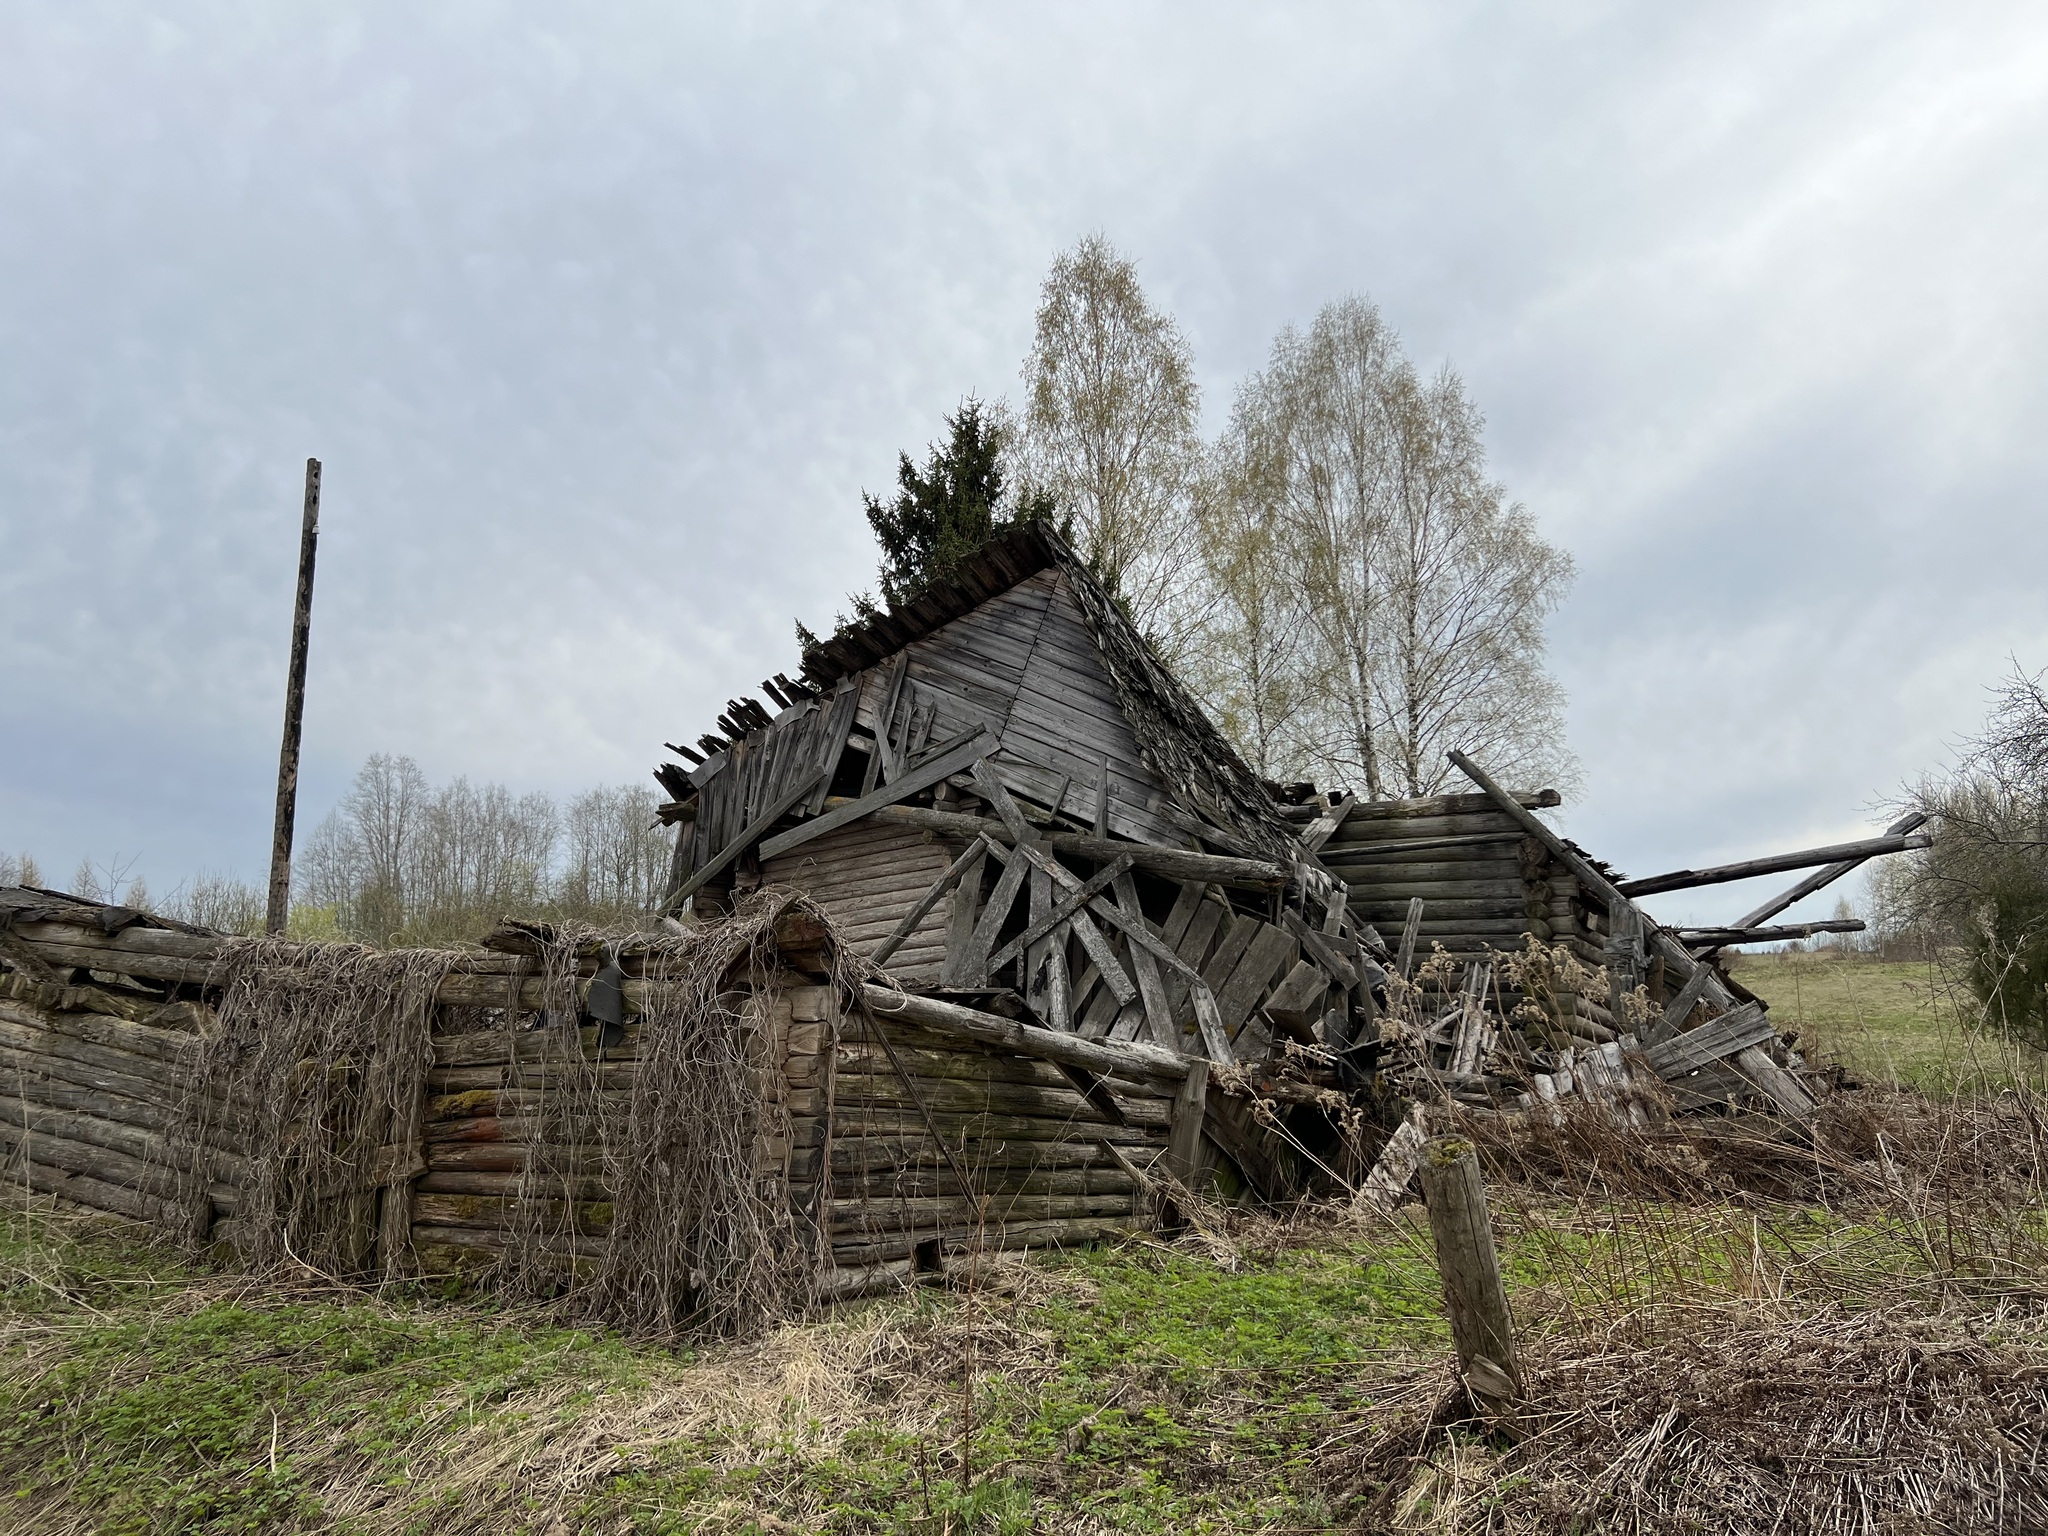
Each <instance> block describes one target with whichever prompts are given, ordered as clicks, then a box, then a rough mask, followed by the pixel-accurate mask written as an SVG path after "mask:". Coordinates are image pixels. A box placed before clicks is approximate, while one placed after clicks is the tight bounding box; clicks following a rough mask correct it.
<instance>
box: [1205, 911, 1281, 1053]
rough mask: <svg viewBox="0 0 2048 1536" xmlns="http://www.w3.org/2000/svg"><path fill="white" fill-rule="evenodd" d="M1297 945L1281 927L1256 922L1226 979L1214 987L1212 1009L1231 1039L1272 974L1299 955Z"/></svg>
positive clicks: (1270, 984) (1261, 994) (1254, 1005)
mask: <svg viewBox="0 0 2048 1536" xmlns="http://www.w3.org/2000/svg"><path fill="white" fill-rule="evenodd" d="M1300 955H1301V946H1300V944H1298V943H1297V942H1296V941H1295V939H1294V936H1293V935H1292V934H1290V933H1288V932H1287V930H1286V929H1284V928H1276V927H1275V926H1273V925H1272V924H1271V923H1260V924H1259V925H1258V932H1257V933H1255V934H1254V935H1253V936H1252V940H1251V943H1250V944H1248V945H1247V946H1246V947H1245V952H1244V955H1243V958H1242V959H1240V960H1239V961H1238V963H1237V966H1236V967H1235V968H1234V969H1233V970H1232V971H1231V973H1230V980H1229V981H1228V982H1227V983H1225V984H1224V985H1223V986H1222V987H1220V988H1217V989H1216V1008H1217V1012H1218V1013H1219V1014H1220V1015H1221V1016H1222V1019H1223V1027H1224V1028H1225V1029H1226V1030H1228V1031H1229V1032H1230V1034H1231V1036H1232V1037H1233V1038H1235V1037H1236V1035H1237V1033H1238V1031H1239V1030H1240V1029H1242V1028H1243V1027H1244V1023H1245V1020H1247V1019H1248V1018H1250V1017H1251V1012H1252V1010H1253V1009H1254V1008H1256V1007H1257V1006H1258V1005H1259V1002H1260V1000H1261V999H1262V998H1264V997H1265V995H1266V993H1267V991H1268V990H1269V989H1270V988H1271V987H1272V985H1273V982H1274V980H1275V978H1276V977H1278V976H1280V975H1281V974H1282V973H1284V972H1285V971H1287V970H1288V969H1289V968H1291V967H1292V966H1293V964H1294V962H1295V961H1296V960H1297V959H1299V958H1300Z"/></svg>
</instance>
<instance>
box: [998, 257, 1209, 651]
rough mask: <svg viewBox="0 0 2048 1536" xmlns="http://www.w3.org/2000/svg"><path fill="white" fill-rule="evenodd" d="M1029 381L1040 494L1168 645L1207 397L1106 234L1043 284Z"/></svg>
mask: <svg viewBox="0 0 2048 1536" xmlns="http://www.w3.org/2000/svg"><path fill="white" fill-rule="evenodd" d="M1024 383H1025V402H1026V403H1025V414H1024V426H1025V431H1026V435H1027V459H1028V464H1029V469H1030V473H1031V477H1032V480H1033V482H1034V487H1035V488H1036V489H1038V490H1041V491H1045V492H1049V493H1050V494H1051V495H1052V497H1053V498H1054V501H1055V503H1056V504H1057V507H1058V512H1059V515H1060V516H1061V517H1063V518H1066V519H1068V520H1069V521H1070V526H1071V529H1072V532H1073V537H1074V539H1075V542H1076V545H1077V547H1078V548H1079V550H1080V552H1081V554H1082V556H1083V557H1084V558H1085V559H1086V560H1087V561H1088V563H1089V566H1090V567H1091V568H1092V569H1093V570H1094V571H1095V572H1096V574H1097V575H1098V576H1099V577H1100V578H1101V579H1102V581H1103V583H1104V585H1106V586H1107V587H1108V588H1109V589H1110V591H1111V592H1113V593H1114V594H1115V595H1116V596H1117V597H1118V598H1119V599H1120V600H1121V601H1122V602H1123V604H1124V605H1125V607H1126V609H1127V610H1128V611H1129V612H1130V614H1131V617H1132V618H1133V619H1134V620H1136V622H1137V623H1138V625H1139V627H1140V628H1142V629H1144V630H1146V631H1147V632H1148V633H1151V634H1153V635H1154V636H1155V638H1157V639H1159V640H1160V641H1161V642H1162V643H1163V646H1164V648H1165V649H1167V650H1169V651H1171V650H1173V649H1174V648H1175V643H1176V639H1177V634H1178V631H1179V630H1180V629H1181V628H1182V627H1183V626H1181V625H1180V624H1178V623H1177V622H1176V621H1177V619H1178V615H1177V614H1176V613H1175V611H1174V600H1175V598H1176V595H1177V594H1178V593H1179V592H1180V590H1181V589H1182V588H1183V586H1184V585H1185V583H1184V570H1183V560H1184V558H1185V557H1186V555H1187V553H1188V551H1189V545H1190V543H1191V541H1192V531H1193V530H1192V516H1191V506H1190V497H1191V493H1192V491H1193V489H1194V482H1195V477H1196V474H1197V473H1198V470H1199V466H1200V463H1201V453H1202V445H1201V436H1200V430H1199V424H1198V422H1199V414H1200V410H1201V392H1200V390H1199V389H1198V388H1197V386H1196V384H1195V371H1194V358H1193V356H1192V354H1191V353H1190V352H1189V350H1188V345H1187V342H1186V341H1185V340H1184V339H1183V338H1182V336H1181V333H1180V329H1179V327H1178V326H1176V325H1175V324H1174V322H1173V318H1172V317H1171V316H1170V315H1167V314H1165V313H1164V312H1162V311H1160V310H1158V309H1155V308H1153V306H1152V304H1151V303H1150V301H1149V300H1147V299H1146V297H1145V293H1144V290H1143V288H1141V287H1140V286H1139V283H1138V269H1137V268H1136V266H1134V265H1133V264H1132V263H1131V262H1130V260H1129V259H1128V258H1126V257H1125V256H1123V255H1122V254H1121V253H1119V252H1118V251H1117V249H1116V248H1115V247H1114V246H1112V245H1111V244H1110V243H1109V242H1108V240H1106V239H1104V238H1103V237H1102V236H1101V235H1090V236H1088V237H1087V238H1086V239H1084V240H1082V241H1081V242H1080V243H1079V244H1078V245H1076V246H1075V247H1074V248H1073V249H1072V250H1071V251H1067V252H1065V253H1063V254H1062V255H1061V256H1060V257H1059V258H1058V260H1056V261H1055V262H1054V263H1053V265H1052V270H1051V271H1050V272H1049V273H1048V274H1047V275H1046V279H1045V286H1044V288H1043V289H1042V290H1041V291H1040V296H1039V304H1038V317H1037V331H1036V335H1035V339H1034V340H1033V342H1032V347H1031V356H1030V358H1029V360H1028V361H1027V362H1026V363H1025V367H1024Z"/></svg>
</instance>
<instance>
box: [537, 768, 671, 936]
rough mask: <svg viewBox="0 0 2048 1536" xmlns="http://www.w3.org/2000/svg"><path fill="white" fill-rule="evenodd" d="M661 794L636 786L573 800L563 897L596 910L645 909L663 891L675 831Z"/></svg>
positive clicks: (594, 792) (597, 791)
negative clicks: (662, 813)
mask: <svg viewBox="0 0 2048 1536" xmlns="http://www.w3.org/2000/svg"><path fill="white" fill-rule="evenodd" d="M656 804H657V797H656V795H655V794H654V792H653V791H652V790H649V789H642V788H641V787H640V786H639V785H637V784H621V785H619V786H617V787H616V788H602V789H593V790H591V791H590V792H589V793H587V794H583V795H578V796H577V797H576V798H575V799H574V800H572V801H570V802H569V810H568V814H567V816H566V818H565V822H566V827H567V831H568V841H569V862H568V867H567V869H566V870H565V872H564V874H563V877H562V885H561V890H560V893H559V897H558V899H559V900H560V901H561V902H562V904H563V905H565V906H572V907H583V908H586V909H588V910H591V911H611V912H644V911H647V910H649V909H651V908H652V907H653V906H654V904H655V902H656V900H657V898H658V897H659V896H660V895H661V891H662V887H663V885H664V883H665V882H666V879H667V875H668V863H669V855H670V853H671V851H672V847H673V838H674V834H673V833H671V832H669V831H667V830H666V829H665V828H663V827H662V826H661V824H660V822H659V821H658V820H656V818H655V814H654V812H655V806H656Z"/></svg>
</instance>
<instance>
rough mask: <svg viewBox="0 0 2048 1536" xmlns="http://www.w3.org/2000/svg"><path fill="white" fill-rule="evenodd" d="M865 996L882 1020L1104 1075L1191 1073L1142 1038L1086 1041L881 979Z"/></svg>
mask: <svg viewBox="0 0 2048 1536" xmlns="http://www.w3.org/2000/svg"><path fill="white" fill-rule="evenodd" d="M861 996H862V999H863V1000H864V1001H865V1002H866V1004H867V1006H868V1009H869V1012H870V1013H871V1015H872V1016H873V1017H874V1018H876V1019H877V1020H887V1019H900V1020H901V1021H902V1022H904V1023H905V1024H909V1025H913V1026H914V1027H916V1028H918V1029H923V1030H928V1031H930V1032H931V1033H933V1034H940V1035H953V1036H957V1037H959V1038H961V1039H965V1040H974V1041H978V1042H979V1043H981V1044H983V1045H999V1046H1002V1047H1004V1048H1006V1049H1008V1050H1013V1051H1021V1052H1023V1053H1024V1054H1025V1055H1027V1056H1042V1057H1044V1058H1045V1059H1046V1060H1047V1061H1051V1062H1056V1063H1064V1064H1066V1065H1068V1066H1074V1067H1081V1068H1083V1069H1085V1070H1087V1071H1089V1072H1093V1073H1095V1074H1097V1075H1098V1076H1101V1077H1120V1078H1126V1079H1130V1078H1136V1079H1138V1080H1140V1081H1159V1082H1173V1083H1177V1082H1179V1081H1180V1080H1181V1079H1182V1078H1184V1077H1186V1076H1187V1072H1188V1063H1187V1058H1185V1057H1183V1056H1180V1055H1178V1054H1176V1053H1175V1052H1173V1051H1167V1050H1162V1049H1160V1048H1159V1047H1158V1046H1156V1045H1144V1044H1142V1043H1140V1042H1138V1041H1135V1040H1132V1041H1125V1042H1121V1043H1118V1042H1111V1041H1106V1040H1083V1039H1081V1038H1080V1037H1079V1036H1077V1035H1069V1034H1062V1033H1061V1032H1060V1031H1058V1030H1053V1029H1042V1028H1040V1027H1039V1026H1038V1025H1036V1024H1021V1023H1019V1022H1017V1021H1016V1020H1015V1019H1005V1018H1001V1017H999V1016H998V1015H996V1014H993V1013H983V1012H982V1011H981V1010H980V1009H978V1008H966V1007H963V1006H961V1005H960V1004H959V1003H948V1002H943V1001H941V1000H940V999H938V998H936V997H919V996H918V995H917V994H916V993H914V992H897V991H895V990H893V989H891V988H889V987H884V986H880V985H878V984H876V983H875V982H867V983H866V984H864V985H863V986H862V987H861Z"/></svg>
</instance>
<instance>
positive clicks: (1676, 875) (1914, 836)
mask: <svg viewBox="0 0 2048 1536" xmlns="http://www.w3.org/2000/svg"><path fill="white" fill-rule="evenodd" d="M1933 841H1934V840H1933V838H1931V837H1929V836H1928V835H1927V834H1926V833H1924V832H1912V833H1908V832H1900V833H1893V834H1890V835H1887V836H1885V837H1867V838H1864V839H1863V840H1861V841H1860V842H1854V843H1830V844H1829V845H1828V846H1826V847H1824V848H1802V849H1800V850H1799V851H1798V852H1796V853H1779V854H1773V855H1771V856H1770V857H1768V858H1762V859H1745V860H1743V861H1742V862H1741V863H1739V864H1717V865H1715V866H1714V867H1712V868H1711V869H1675V870H1673V871H1671V873H1669V874H1666V875H1651V876H1649V877H1648V878H1646V879H1642V880H1626V881H1623V882H1622V883H1621V884H1620V885H1619V886H1617V887H1616V889H1618V890H1619V891H1620V892H1621V893H1622V894H1623V895H1624V896H1654V895H1656V894H1657V893H1658V892H1660V891H1684V890H1691V889H1693V888H1694V887H1697V886H1702V885H1726V884H1728V883H1729V882H1731V881H1735V880H1748V879H1752V878H1754V877H1755V876H1757V875H1776V874H1782V873H1783V872H1784V871H1786V870H1788V869H1810V868H1812V867H1813V866H1814V865H1816V864H1825V865H1835V864H1843V865H1847V866H1848V867H1850V868H1852V869H1853V868H1854V867H1855V866H1856V865H1858V864H1861V863H1862V862H1864V861H1865V860H1866V859H1874V858H1878V857H1880V856H1881V855H1884V854H1887V853H1904V852H1906V851H1907V850H1909V849H1913V848H1925V847H1927V846H1928V845H1929V844H1931V843H1932V842H1933ZM1737 926H1738V927H1743V928H1747V927H1750V926H1751V925H1750V924H1749V923H1746V922H1745V923H1740V924H1738V925H1737Z"/></svg>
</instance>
